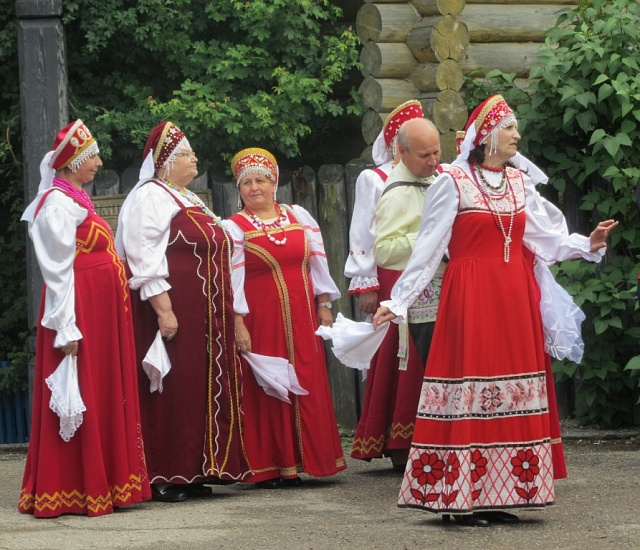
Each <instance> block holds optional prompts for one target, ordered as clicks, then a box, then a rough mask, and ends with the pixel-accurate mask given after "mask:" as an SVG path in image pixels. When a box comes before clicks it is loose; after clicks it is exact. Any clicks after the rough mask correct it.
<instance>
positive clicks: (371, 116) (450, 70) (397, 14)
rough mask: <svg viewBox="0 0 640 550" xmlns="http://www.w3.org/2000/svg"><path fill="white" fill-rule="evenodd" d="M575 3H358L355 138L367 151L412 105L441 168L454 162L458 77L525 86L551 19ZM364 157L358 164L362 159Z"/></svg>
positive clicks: (460, 104) (462, 111) (461, 108)
mask: <svg viewBox="0 0 640 550" xmlns="http://www.w3.org/2000/svg"><path fill="white" fill-rule="evenodd" d="M577 4H578V0H525V1H522V0H411V1H406V0H384V1H375V0H365V3H364V5H362V7H361V8H360V10H359V11H358V13H357V17H356V31H357V33H358V37H359V38H360V41H361V42H362V51H361V56H360V61H361V63H362V74H363V77H364V80H363V82H362V84H361V86H360V91H361V93H362V98H363V103H364V106H365V109H366V110H365V113H364V115H363V117H362V135H363V137H364V140H365V142H366V143H367V145H369V146H371V145H372V144H373V142H374V141H375V138H376V137H377V135H378V133H379V132H380V130H381V129H382V125H383V123H384V120H385V119H386V117H387V115H388V114H389V113H390V112H391V111H392V110H393V109H394V108H395V107H396V106H397V105H398V104H400V103H402V102H404V101H407V100H409V99H418V100H419V101H420V102H421V103H422V106H423V110H424V113H425V116H426V117H427V118H429V119H431V120H432V121H433V122H434V123H435V124H436V126H437V127H438V129H439V130H440V135H441V140H442V160H443V161H451V160H452V159H453V158H454V157H455V150H456V149H455V133H456V131H457V130H460V129H462V128H463V127H464V125H465V123H466V120H467V115H468V113H467V108H466V105H465V102H464V98H463V84H464V78H465V76H469V75H470V74H471V72H472V71H474V70H478V69H479V70H480V71H481V72H482V73H486V72H488V71H491V70H493V69H500V70H501V71H503V72H506V73H516V75H517V77H518V78H519V79H522V80H521V81H522V84H523V85H526V79H527V78H528V76H529V72H530V70H531V67H532V66H533V65H534V64H535V63H536V58H537V51H538V47H539V46H540V44H541V43H542V42H543V41H544V34H545V32H546V31H547V29H549V28H550V27H552V26H553V25H554V23H555V21H556V19H557V15H556V12H557V11H558V10H559V9H560V8H562V7H565V6H572V5H577ZM368 154H369V151H365V153H364V154H363V156H365V157H366V156H368Z"/></svg>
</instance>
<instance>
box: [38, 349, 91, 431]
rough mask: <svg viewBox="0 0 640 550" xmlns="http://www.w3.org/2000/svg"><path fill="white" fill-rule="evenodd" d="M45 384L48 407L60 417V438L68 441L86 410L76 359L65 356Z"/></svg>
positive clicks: (80, 422)
mask: <svg viewBox="0 0 640 550" xmlns="http://www.w3.org/2000/svg"><path fill="white" fill-rule="evenodd" d="M45 382H46V383H47V386H48V387H49V389H50V390H51V399H50V400H49V407H50V408H51V410H52V411H53V412H54V413H56V414H57V415H58V416H59V417H60V432H59V433H60V437H61V438H62V439H64V440H65V441H69V440H70V439H71V438H72V437H73V434H75V433H76V430H77V429H78V428H79V427H80V425H81V424H82V413H83V412H84V411H86V410H87V408H86V407H85V406H84V402H83V401H82V396H81V395H80V386H79V384H78V358H77V357H74V356H71V355H65V357H64V359H63V360H62V362H61V363H60V364H59V365H58V368H57V369H56V370H55V372H54V373H53V374H52V375H51V376H49V377H48V378H47V379H46V380H45Z"/></svg>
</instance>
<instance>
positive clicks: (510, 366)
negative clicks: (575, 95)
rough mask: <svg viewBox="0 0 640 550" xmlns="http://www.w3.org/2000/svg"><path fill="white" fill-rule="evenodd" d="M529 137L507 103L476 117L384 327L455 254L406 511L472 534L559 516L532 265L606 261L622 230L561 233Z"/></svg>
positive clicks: (482, 109) (438, 189)
mask: <svg viewBox="0 0 640 550" xmlns="http://www.w3.org/2000/svg"><path fill="white" fill-rule="evenodd" d="M519 139H520V135H519V134H518V129H517V121H516V118H515V115H514V113H513V111H512V110H511V108H510V107H509V106H508V105H507V103H506V102H505V101H504V99H503V98H502V97H501V96H499V95H495V96H491V97H489V98H488V99H486V100H485V101H484V102H483V103H482V104H480V105H479V106H478V107H477V108H476V110H475V111H474V112H473V113H472V115H471V117H470V118H469V122H468V124H467V132H466V136H465V139H464V141H463V142H462V144H461V146H460V155H459V156H458V158H457V159H456V161H455V162H454V163H453V164H452V165H450V166H449V167H448V168H447V169H445V170H444V172H443V174H442V175H441V176H440V177H438V179H437V180H436V181H435V182H434V183H433V185H432V187H431V189H430V190H429V192H428V193H427V197H426V202H425V207H424V216H423V220H422V224H421V229H420V232H419V234H418V237H417V241H416V244H415V248H414V250H413V253H412V255H411V259H410V260H409V263H408V264H407V267H406V269H405V271H404V272H403V274H402V276H401V277H400V279H398V281H397V283H396V284H395V286H394V288H393V290H392V292H391V300H388V301H386V302H383V304H382V307H381V308H380V309H379V310H378V312H377V313H376V315H375V316H374V325H375V326H377V325H378V324H380V323H381V322H386V321H388V320H391V319H394V318H396V317H405V316H406V311H407V307H408V306H409V305H410V304H411V303H412V301H413V298H414V297H415V296H416V295H417V293H418V292H419V291H420V290H421V289H422V288H424V287H425V285H426V284H427V283H428V282H429V280H430V278H431V277H432V276H433V273H434V271H435V267H436V266H437V265H438V263H439V262H440V259H441V258H442V256H443V254H444V253H445V250H446V251H447V253H448V255H449V262H448V263H447V268H446V270H445V273H444V277H443V284H442V292H441V298H440V300H441V301H440V306H439V310H438V320H437V322H436V326H435V332H434V335H433V342H432V346H431V350H430V352H429V358H428V360H427V365H426V370H425V377H424V380H423V383H422V389H421V395H420V403H419V405H418V411H417V417H416V428H415V432H414V438H413V443H412V447H411V451H410V454H409V461H408V463H407V468H406V470H405V474H404V479H403V482H402V486H401V489H400V495H399V497H398V505H399V506H401V507H412V508H421V509H424V510H428V511H431V512H434V513H437V514H442V515H443V519H449V517H450V515H453V516H454V519H455V520H456V522H457V523H459V524H462V525H474V526H487V525H490V524H491V523H495V522H503V523H506V522H514V521H517V519H518V517H517V516H515V515H514V514H510V513H508V512H506V511H505V510H517V509H526V508H529V509H536V508H538V509H539V508H544V507H547V506H550V505H553V504H554V502H555V490H554V479H558V478H562V477H565V476H566V468H565V462H564V456H563V452H562V442H561V439H560V431H559V425H558V419H557V410H556V402H555V395H554V393H553V376H552V373H551V369H550V360H549V356H548V355H547V354H546V353H545V347H544V343H545V338H544V332H543V323H542V316H541V307H540V296H541V293H540V287H539V285H538V282H537V280H536V277H535V275H534V269H533V264H534V259H533V257H534V256H535V257H536V258H540V259H542V260H543V261H545V262H554V261H562V260H565V259H572V258H580V257H582V258H585V259H587V260H591V261H599V260H600V259H601V257H602V255H603V254H604V249H605V247H606V238H607V236H608V234H609V232H610V231H611V230H612V229H613V228H614V227H615V226H616V225H617V222H615V221H613V220H608V221H605V222H601V223H600V224H599V225H598V227H597V228H596V229H595V230H594V231H593V232H592V233H591V235H590V237H584V236H582V235H577V234H572V235H568V234H566V233H564V232H561V231H557V230H555V229H552V228H553V227H554V223H552V222H551V220H550V219H549V215H548V214H547V210H546V209H545V208H544V206H543V204H542V201H541V199H540V196H539V194H538V192H537V191H536V189H535V187H534V183H533V181H532V180H531V178H530V177H529V175H528V173H527V172H525V171H523V170H521V169H519V168H517V167H516V166H515V165H514V164H513V163H512V159H513V158H514V157H515V156H516V154H517V152H518V148H517V144H518V141H519ZM521 158H522V157H521Z"/></svg>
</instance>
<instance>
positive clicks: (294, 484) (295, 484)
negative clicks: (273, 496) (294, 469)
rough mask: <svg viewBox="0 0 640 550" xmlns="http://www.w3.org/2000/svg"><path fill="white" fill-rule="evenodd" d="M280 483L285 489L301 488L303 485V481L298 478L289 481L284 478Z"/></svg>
mask: <svg viewBox="0 0 640 550" xmlns="http://www.w3.org/2000/svg"><path fill="white" fill-rule="evenodd" d="M280 483H282V486H283V487H300V485H302V480H301V479H300V478H299V477H298V476H296V477H292V478H288V479H287V478H282V479H281V480H280Z"/></svg>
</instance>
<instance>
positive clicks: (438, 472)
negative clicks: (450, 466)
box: [411, 453, 444, 485]
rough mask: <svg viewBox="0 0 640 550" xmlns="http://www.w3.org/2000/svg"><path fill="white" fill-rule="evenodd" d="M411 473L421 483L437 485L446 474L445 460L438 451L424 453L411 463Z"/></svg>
mask: <svg viewBox="0 0 640 550" xmlns="http://www.w3.org/2000/svg"><path fill="white" fill-rule="evenodd" d="M411 467H412V470H411V475H412V476H413V477H415V478H416V479H417V480H418V483H419V484H420V485H435V483H436V481H438V480H440V479H442V477H443V476H444V471H443V469H444V462H442V460H440V459H439V458H438V455H437V454H436V453H422V454H421V455H420V457H419V458H417V459H416V460H414V461H412V463H411Z"/></svg>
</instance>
